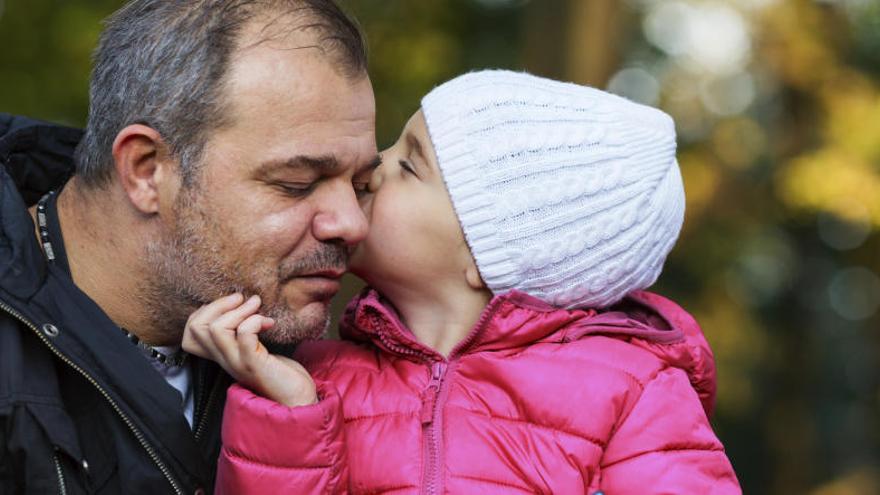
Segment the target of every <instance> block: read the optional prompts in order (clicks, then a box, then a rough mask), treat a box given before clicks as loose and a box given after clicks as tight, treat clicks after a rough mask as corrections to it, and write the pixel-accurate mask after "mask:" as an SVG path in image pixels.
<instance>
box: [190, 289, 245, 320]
mask: <svg viewBox="0 0 880 495" xmlns="http://www.w3.org/2000/svg"><path fill="white" fill-rule="evenodd" d="M243 300H244V296H242V295H241V294H238V293H235V294H230V295H228V296H225V297H221V298H219V299H216V300H214V301H212V302H210V303H208V304H206V305H204V306H202V307H201V308H199V309H197V310H196V311H195V312H193V314H191V315H190V317H189V320H187V322H188V325H187V326H198V327H204V326H207V325H208V324H209V323H211V322H212V321H215V320H217V319H218V318H220V316H222V315H223V314H224V313H226V312H227V311H231V310H233V309H235V308H237V307H239V306H240V305H241V303H242V301H243Z"/></svg>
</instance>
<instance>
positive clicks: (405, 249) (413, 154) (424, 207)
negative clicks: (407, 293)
mask: <svg viewBox="0 0 880 495" xmlns="http://www.w3.org/2000/svg"><path fill="white" fill-rule="evenodd" d="M381 155H382V165H380V166H379V168H378V169H376V171H375V172H374V174H373V178H372V180H371V181H370V191H371V192H373V194H371V195H367V196H366V198H365V199H364V200H362V201H363V202H362V205H361V206H362V207H363V208H364V213H365V214H366V216H367V220H369V222H370V231H369V234H367V238H366V239H365V240H364V241H363V242H361V243H360V244H359V245H358V247H357V248H356V249H355V251H354V253H353V254H352V258H351V271H352V272H354V273H355V274H356V275H358V276H359V277H361V278H363V279H364V280H366V281H367V282H368V283H370V285H372V286H373V287H375V288H376V289H378V290H379V291H382V292H385V293H386V294H389V295H390V293H391V292H393V289H395V288H397V289H401V288H402V289H406V290H412V289H418V288H420V287H427V286H430V285H431V284H437V283H440V282H442V279H443V277H447V278H450V277H456V276H458V275H460V274H461V273H462V272H463V270H464V268H463V266H464V265H462V264H463V263H467V262H471V263H472V262H473V261H472V258H471V257H470V252H469V251H468V248H467V244H466V243H465V241H464V235H463V233H462V231H461V227H460V225H459V223H458V218H456V216H455V212H454V210H453V208H452V202H451V201H450V199H449V194H448V193H447V192H446V187H445V184H444V182H443V177H442V176H441V174H440V170H439V168H438V166H437V159H436V157H435V155H434V146H433V145H432V144H431V140H430V138H429V136H428V130H427V128H426V126H425V118H424V116H423V115H422V111H421V110H419V111H418V112H416V113H415V115H413V116H412V117H411V118H410V120H409V122H407V124H406V127H404V129H403V132H402V133H401V135H400V137H399V138H398V140H397V142H396V143H394V145H392V146H391V147H390V148H388V149H387V150H385V151H383V152H382V153H381Z"/></svg>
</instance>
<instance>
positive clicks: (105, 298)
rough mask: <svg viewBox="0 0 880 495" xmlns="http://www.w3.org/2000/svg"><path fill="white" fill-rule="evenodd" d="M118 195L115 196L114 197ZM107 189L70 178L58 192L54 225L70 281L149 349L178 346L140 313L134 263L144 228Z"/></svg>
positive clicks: (139, 270) (139, 271) (139, 277)
mask: <svg viewBox="0 0 880 495" xmlns="http://www.w3.org/2000/svg"><path fill="white" fill-rule="evenodd" d="M116 196H119V197H116ZM125 199H126V198H125V196H124V194H123V193H121V192H119V191H115V190H113V189H112V186H111V188H110V189H109V190H106V191H98V190H86V189H84V186H83V185H82V184H80V183H79V181H78V180H77V179H76V177H75V176H74V177H73V178H72V179H71V180H70V182H68V184H67V185H66V186H65V187H64V189H63V190H62V191H61V192H60V193H59V196H58V201H57V209H58V221H59V223H60V230H61V233H62V237H63V238H64V247H65V251H66V252H67V262H68V265H69V266H70V272H71V277H72V278H73V282H74V283H75V284H76V285H77V287H79V289H80V290H81V291H83V292H84V293H85V294H86V295H87V296H89V297H90V298H91V299H92V300H93V301H94V302H95V303H96V304H97V305H98V306H99V307H100V308H101V309H102V310H103V311H104V312H105V313H106V314H107V315H108V316H109V317H110V319H111V320H113V321H114V322H115V323H116V324H117V325H119V326H120V327H123V328H125V329H127V330H128V331H130V332H132V333H134V334H135V335H137V336H138V337H139V338H140V339H141V340H142V341H144V342H146V343H148V344H152V345H174V344H179V342H178V341H176V339H174V338H172V339H169V338H168V333H166V332H165V331H163V330H162V329H157V328H156V325H155V323H154V322H151V321H149V316H148V313H147V312H146V311H144V309H143V305H144V303H145V301H144V298H143V297H142V294H141V292H142V290H143V286H144V284H143V281H144V280H145V278H144V277H145V276H147V273H146V271H145V267H143V266H141V264H140V263H139V261H140V259H142V256H139V253H141V251H142V250H143V243H142V240H141V236H140V235H139V233H140V231H141V229H143V228H144V226H143V225H141V224H140V222H139V219H137V218H135V217H134V216H133V214H132V212H131V210H130V209H128V208H126V207H125V206H123V205H126V204H127V203H126V201H125Z"/></svg>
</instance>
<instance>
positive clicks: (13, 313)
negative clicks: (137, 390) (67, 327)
mask: <svg viewBox="0 0 880 495" xmlns="http://www.w3.org/2000/svg"><path fill="white" fill-rule="evenodd" d="M0 309H2V310H3V311H5V312H6V313H8V314H9V315H11V316H12V317H13V318H15V319H16V320H18V321H20V322H22V323H24V324H25V325H26V326H27V327H28V328H30V329H31V330H33V332H34V333H35V334H36V335H37V337H38V338H39V339H40V340H41V341H42V342H43V343H44V344H46V346H47V347H48V348H49V350H50V351H52V353H53V354H55V356H56V357H58V359H60V360H61V361H63V362H64V363H65V364H67V365H68V366H70V367H71V368H73V369H74V370H75V371H76V372H78V373H79V374H81V375H82V376H83V377H84V378H85V379H86V380H87V381H88V382H89V383H91V384H92V385H93V386H94V387H95V388H96V389H97V390H98V392H100V393H101V395H102V396H104V399H106V400H107V402H108V403H109V404H110V406H111V407H112V408H113V410H114V411H116V414H118V415H119V417H120V418H122V422H123V423H125V425H126V426H128V429H129V430H131V432H132V433H133V434H134V436H135V438H137V441H138V443H140V444H141V447H143V449H144V450H145V451H146V452H147V454H148V455H149V456H150V459H152V460H153V463H154V464H156V467H158V468H159V470H160V471H162V475H163V476H165V479H166V480H168V483H169V484H170V485H171V488H172V489H173V490H174V493H176V494H177V495H183V490H182V489H181V488H180V485H179V484H178V482H177V480H175V479H174V476H172V475H171V470H169V469H168V466H166V465H165V464H164V463H163V462H162V459H160V458H159V455H158V454H156V451H155V449H153V446H152V445H150V444H149V442H147V439H146V438H144V435H143V433H141V431H140V430H138V429H137V427H136V426H135V425H134V423H132V422H131V420H130V419H129V418H128V416H126V414H125V413H124V412H123V411H122V409H121V408H120V407H119V406H118V405H117V404H116V401H114V400H113V398H112V397H110V394H108V393H107V391H106V390H104V389H103V388H102V387H101V385H99V384H98V382H97V381H95V379H94V378H92V376H91V375H89V374H88V373H87V372H86V371H85V370H84V369H82V368H80V367H79V366H77V365H76V364H75V363H74V362H73V361H71V360H70V359H68V357H67V356H65V355H64V354H62V353H61V351H59V350H58V349H57V348H56V347H55V346H54V345H52V343H51V342H49V339H47V338H46V336H45V335H43V333H42V332H40V329H38V328H37V326H36V325H34V324H33V323H31V322H30V321H28V320H27V319H26V318H25V317H24V316H22V315H21V314H20V313H19V312H18V311H16V310H14V309H13V308H12V307H10V306H8V305H7V304H6V303H4V302H3V301H0ZM55 466H56V468H58V469H59V471H58V472H59V476H62V475H61V471H60V467H61V465H60V464H59V463H57V462H56V464H55ZM62 479H63V478H62ZM62 486H63V485H62Z"/></svg>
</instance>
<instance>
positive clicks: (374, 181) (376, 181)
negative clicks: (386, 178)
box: [367, 165, 386, 193]
mask: <svg viewBox="0 0 880 495" xmlns="http://www.w3.org/2000/svg"><path fill="white" fill-rule="evenodd" d="M385 168H386V167H385V166H384V165H379V166H378V167H377V168H376V170H374V171H373V174H372V175H370V182H369V183H368V184H367V191H369V192H371V193H374V192H376V191H378V190H379V186H381V185H382V176H383V175H384V173H385Z"/></svg>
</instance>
